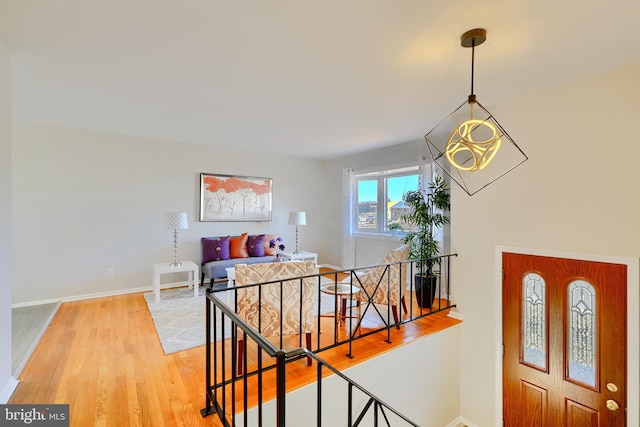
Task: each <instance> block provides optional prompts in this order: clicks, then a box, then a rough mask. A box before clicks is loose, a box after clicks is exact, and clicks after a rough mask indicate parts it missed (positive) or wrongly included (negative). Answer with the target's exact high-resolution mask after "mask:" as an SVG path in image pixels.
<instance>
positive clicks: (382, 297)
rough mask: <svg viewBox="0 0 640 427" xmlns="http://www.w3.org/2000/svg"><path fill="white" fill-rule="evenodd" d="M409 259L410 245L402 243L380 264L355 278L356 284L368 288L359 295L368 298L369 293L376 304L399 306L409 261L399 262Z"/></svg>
mask: <svg viewBox="0 0 640 427" xmlns="http://www.w3.org/2000/svg"><path fill="white" fill-rule="evenodd" d="M408 259H409V245H401V246H399V247H397V248H396V249H393V250H392V251H390V252H389V253H387V255H386V256H385V257H384V259H383V260H382V261H381V262H380V265H379V266H377V267H375V268H373V269H372V270H370V271H368V272H367V273H365V274H363V275H361V276H359V277H358V279H357V281H356V280H354V284H355V285H356V286H362V287H364V288H365V290H366V293H363V292H361V293H360V295H359V297H360V298H366V297H367V295H368V296H369V297H371V298H372V299H373V302H374V303H376V304H390V305H395V306H397V305H398V303H399V301H400V299H401V298H402V291H403V286H400V285H401V283H400V280H401V279H402V281H403V282H406V280H407V263H402V264H399V262H401V261H406V260H408ZM386 264H393V265H390V266H387V265H386Z"/></svg>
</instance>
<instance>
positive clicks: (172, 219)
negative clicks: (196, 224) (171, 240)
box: [164, 212, 189, 230]
mask: <svg viewBox="0 0 640 427" xmlns="http://www.w3.org/2000/svg"><path fill="white" fill-rule="evenodd" d="M164 228H166V229H168V230H176V229H187V228H189V222H188V221H187V213H186V212H168V213H166V214H164Z"/></svg>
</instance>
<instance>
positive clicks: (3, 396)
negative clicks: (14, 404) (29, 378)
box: [0, 377, 19, 405]
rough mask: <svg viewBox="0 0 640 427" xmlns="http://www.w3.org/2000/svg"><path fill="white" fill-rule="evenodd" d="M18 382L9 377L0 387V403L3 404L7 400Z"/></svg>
mask: <svg viewBox="0 0 640 427" xmlns="http://www.w3.org/2000/svg"><path fill="white" fill-rule="evenodd" d="M18 384H19V381H18V380H16V379H15V378H14V377H9V381H7V383H6V384H5V386H4V387H3V388H2V392H0V404H2V405H4V404H6V403H7V402H8V401H9V399H10V398H11V395H12V394H13V392H14V391H15V390H16V387H18Z"/></svg>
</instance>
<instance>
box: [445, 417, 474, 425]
mask: <svg viewBox="0 0 640 427" xmlns="http://www.w3.org/2000/svg"><path fill="white" fill-rule="evenodd" d="M459 425H464V426H467V427H480V426H479V425H477V424H474V423H472V422H471V421H469V420H468V419H466V418H464V417H458V418H456V419H455V420H453V421H451V422H450V423H449V424H447V425H446V427H457V426H459Z"/></svg>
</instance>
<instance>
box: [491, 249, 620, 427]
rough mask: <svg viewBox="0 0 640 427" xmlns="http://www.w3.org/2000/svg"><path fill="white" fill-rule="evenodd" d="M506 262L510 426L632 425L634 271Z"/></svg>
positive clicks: (524, 258)
mask: <svg viewBox="0 0 640 427" xmlns="http://www.w3.org/2000/svg"><path fill="white" fill-rule="evenodd" d="M502 262H503V301H502V302H503V318H502V325H503V326H502V333H503V343H504V357H503V399H504V401H503V416H504V426H505V427H513V426H523V427H525V426H526V427H532V426H540V427H555V426H568V427H591V426H593V427H595V426H609V427H617V426H625V425H626V409H625V408H626V397H627V396H626V394H627V387H626V359H627V348H626V337H627V328H626V317H627V316H626V311H627V310H626V307H627V268H626V266H625V265H620V264H610V263H601V262H592V261H579V260H569V259H563V258H551V257H540V256H533V255H521V254H512V253H504V254H503V257H502Z"/></svg>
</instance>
